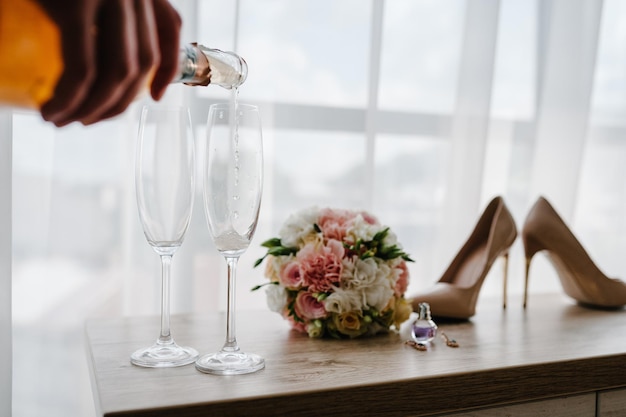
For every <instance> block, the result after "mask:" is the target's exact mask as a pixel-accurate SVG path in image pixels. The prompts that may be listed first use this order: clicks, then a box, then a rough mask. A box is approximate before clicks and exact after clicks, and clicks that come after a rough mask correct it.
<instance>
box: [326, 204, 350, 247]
mask: <svg viewBox="0 0 626 417" xmlns="http://www.w3.org/2000/svg"><path fill="white" fill-rule="evenodd" d="M353 217H354V213H352V212H350V211H348V210H333V209H329V208H326V209H322V210H321V211H320V216H319V219H318V220H317V225H318V226H319V227H320V229H322V233H323V235H324V238H325V239H335V240H338V241H342V240H343V238H344V237H345V236H346V231H347V230H348V223H349V222H350V220H351V219H352V218H353Z"/></svg>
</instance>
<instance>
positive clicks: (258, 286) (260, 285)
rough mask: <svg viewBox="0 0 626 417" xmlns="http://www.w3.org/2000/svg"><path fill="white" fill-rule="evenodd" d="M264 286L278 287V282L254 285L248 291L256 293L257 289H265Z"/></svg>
mask: <svg viewBox="0 0 626 417" xmlns="http://www.w3.org/2000/svg"><path fill="white" fill-rule="evenodd" d="M266 285H278V282H274V281H272V282H266V283H265V284H259V285H255V286H254V287H252V288H251V289H250V291H257V290H259V289H261V288H263V287H265V286H266Z"/></svg>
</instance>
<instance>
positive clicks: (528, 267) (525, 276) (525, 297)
mask: <svg viewBox="0 0 626 417" xmlns="http://www.w3.org/2000/svg"><path fill="white" fill-rule="evenodd" d="M530 259H531V258H526V273H525V274H524V304H523V305H524V308H526V304H527V303H528V272H529V271H530Z"/></svg>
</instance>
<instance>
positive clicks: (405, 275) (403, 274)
mask: <svg viewBox="0 0 626 417" xmlns="http://www.w3.org/2000/svg"><path fill="white" fill-rule="evenodd" d="M396 268H398V269H399V270H400V275H399V276H398V280H397V281H396V288H395V291H394V293H395V295H396V297H402V295H403V294H404V293H405V291H406V289H407V287H408V286H409V269H408V268H407V266H406V262H405V261H404V260H402V261H401V262H400V263H399V264H398V266H396Z"/></svg>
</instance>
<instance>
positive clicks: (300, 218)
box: [278, 207, 319, 248]
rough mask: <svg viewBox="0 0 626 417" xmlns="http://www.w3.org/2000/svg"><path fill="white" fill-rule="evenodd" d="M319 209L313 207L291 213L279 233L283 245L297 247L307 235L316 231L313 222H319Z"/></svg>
mask: <svg viewBox="0 0 626 417" xmlns="http://www.w3.org/2000/svg"><path fill="white" fill-rule="evenodd" d="M318 217H319V209H318V208H317V207H311V208H308V209H304V210H300V211H299V212H296V213H294V214H292V215H290V216H289V217H288V218H287V220H286V221H285V223H284V224H283V227H282V228H281V229H280V232H279V233H278V235H279V237H280V241H281V243H282V245H283V246H286V247H289V248H297V247H299V245H300V243H301V242H302V241H304V239H305V238H306V236H307V235H310V234H312V233H315V229H314V228H313V224H314V223H315V222H317V219H318Z"/></svg>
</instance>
